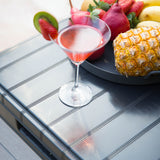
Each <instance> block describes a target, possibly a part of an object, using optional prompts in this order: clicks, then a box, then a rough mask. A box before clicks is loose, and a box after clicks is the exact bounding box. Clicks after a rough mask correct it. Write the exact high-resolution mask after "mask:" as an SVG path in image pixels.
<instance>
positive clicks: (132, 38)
mask: <svg viewBox="0 0 160 160" xmlns="http://www.w3.org/2000/svg"><path fill="white" fill-rule="evenodd" d="M113 46H114V56H115V66H116V68H117V70H118V71H119V72H120V73H121V74H123V75H125V76H126V77H128V76H145V75H147V74H148V73H149V72H151V71H157V70H160V27H158V26H148V27H141V28H137V29H131V30H129V31H127V32H125V33H121V34H119V35H118V36H117V37H116V39H115V40H114V41H113Z"/></svg>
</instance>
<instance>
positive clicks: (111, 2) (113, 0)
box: [100, 0, 116, 4]
mask: <svg viewBox="0 0 160 160" xmlns="http://www.w3.org/2000/svg"><path fill="white" fill-rule="evenodd" d="M100 1H103V2H105V3H108V4H113V3H115V2H116V0H100Z"/></svg>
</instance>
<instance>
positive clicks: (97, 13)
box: [92, 8, 106, 19]
mask: <svg viewBox="0 0 160 160" xmlns="http://www.w3.org/2000/svg"><path fill="white" fill-rule="evenodd" d="M105 13H106V11H104V10H103V9H100V8H96V9H94V10H93V11H92V14H94V15H95V16H98V17H99V18H100V19H101V18H102V17H103V15H104V14H105Z"/></svg>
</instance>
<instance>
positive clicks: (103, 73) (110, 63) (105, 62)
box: [81, 42, 160, 85]
mask: <svg viewBox="0 0 160 160" xmlns="http://www.w3.org/2000/svg"><path fill="white" fill-rule="evenodd" d="M81 66H82V67H83V68H84V69H86V70H87V71H89V72H90V73H92V74H94V75H95V76H98V77H100V78H102V79H105V80H109V81H112V82H115V83H120V84H129V85H146V84H153V83H159V82H160V71H152V72H150V73H149V74H148V75H147V76H143V77H126V76H123V75H121V74H120V73H119V72H118V71H117V70H116V67H115V64H114V53H113V47H112V42H109V43H108V44H107V45H106V46H105V52H104V55H103V56H102V57H101V58H100V59H98V60H96V61H94V62H89V61H85V62H84V63H83V64H82V65H81Z"/></svg>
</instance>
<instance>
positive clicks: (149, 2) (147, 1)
mask: <svg viewBox="0 0 160 160" xmlns="http://www.w3.org/2000/svg"><path fill="white" fill-rule="evenodd" d="M136 1H143V2H144V7H149V6H160V0H136Z"/></svg>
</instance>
